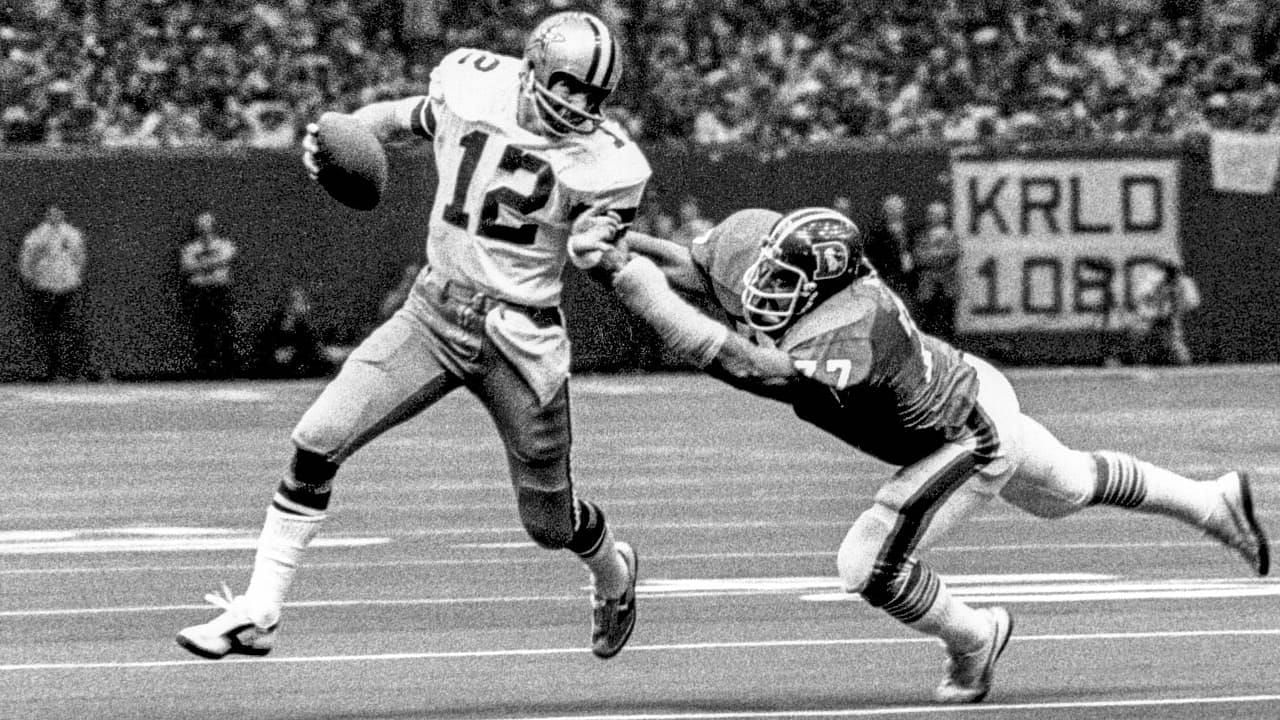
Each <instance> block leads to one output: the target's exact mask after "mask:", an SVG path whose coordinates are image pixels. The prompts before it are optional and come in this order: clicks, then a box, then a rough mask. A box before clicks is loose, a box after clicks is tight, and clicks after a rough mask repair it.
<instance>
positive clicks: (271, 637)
mask: <svg viewBox="0 0 1280 720" xmlns="http://www.w3.org/2000/svg"><path fill="white" fill-rule="evenodd" d="M204 599H205V600H208V601H209V602H210V603H212V604H213V605H216V606H217V607H220V608H222V614H221V615H218V617H216V618H214V619H212V620H210V621H209V622H207V623H203V624H200V625H192V626H191V627H186V628H183V629H182V630H179V631H178V644H179V645H181V646H182V647H184V648H186V649H187V650H190V651H191V652H193V653H195V654H196V655H199V656H200V657H203V658H208V659H210V660H217V659H219V658H222V657H226V656H227V655H230V654H232V653H236V654H240V655H266V654H267V653H269V652H271V648H272V647H274V646H275V643H276V629H277V628H279V627H280V623H278V622H277V623H275V624H274V625H271V626H270V627H261V626H259V625H258V624H256V623H255V622H254V621H253V620H252V619H250V617H249V614H248V612H247V611H246V609H245V599H244V596H243V595H238V596H237V595H232V594H231V588H228V587H227V586H226V585H225V584H224V585H223V586H222V594H221V595H218V594H217V593H209V594H208V595H205V596H204Z"/></svg>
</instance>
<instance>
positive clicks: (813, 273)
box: [575, 208, 1269, 702]
mask: <svg viewBox="0 0 1280 720" xmlns="http://www.w3.org/2000/svg"><path fill="white" fill-rule="evenodd" d="M596 222H598V224H599V226H600V227H601V231H600V235H601V236H602V237H605V238H607V237H608V231H609V228H610V227H611V225H613V224H616V222H614V221H613V220H611V219H609V218H607V217H605V218H604V219H603V220H599V221H597V220H596V218H595V217H591V216H589V217H587V218H586V219H584V220H583V223H584V224H585V223H596ZM582 237H584V238H588V237H591V234H590V233H584V235H583V236H582ZM623 245H625V247H618V246H617V245H608V244H604V243H600V244H598V245H595V246H590V245H586V244H584V245H583V246H582V247H581V248H579V249H578V250H575V252H578V253H579V255H580V257H583V258H585V259H586V260H588V262H585V263H582V264H592V263H594V269H593V270H592V272H593V273H594V274H596V275H597V277H602V278H603V279H607V280H608V281H610V282H611V283H612V284H613V286H614V288H615V289H616V290H617V292H618V293H619V296H620V297H621V298H622V299H623V301H624V302H625V303H626V304H627V306H628V307H630V308H631V309H632V310H633V311H635V312H636V313H637V314H638V315H640V316H641V317H642V318H644V319H645V320H646V321H647V322H649V323H650V324H651V325H653V326H654V328H655V329H656V330H657V331H658V333H659V335H661V336H662V338H663V341H664V342H665V343H666V344H667V345H668V346H669V347H670V348H672V349H674V350H676V351H677V352H678V353H679V354H681V355H682V356H683V357H686V358H688V359H689V360H691V361H692V362H694V363H695V364H696V365H698V366H699V367H702V368H704V369H705V370H706V371H707V372H709V373H711V374H712V375H715V376H717V377H719V378H721V379H723V380H725V381H726V382H729V383H730V384H732V385H734V386H736V387H739V388H743V389H746V390H749V391H752V392H755V393H757V394H760V395H763V396H766V397H770V398H773V399H776V400H780V401H783V402H786V403H789V404H790V405H791V406H792V408H793V409H794V410H795V412H796V414H797V415H798V416H799V417H800V418H802V419H804V420H806V421H808V422H810V423H812V424H814V425H816V426H818V427H820V428H822V429H823V430H825V431H827V432H829V433H831V434H832V435H834V436H836V437H837V438H840V439H841V440H844V441H845V442H846V443H848V444H849V445H852V446H853V447H855V448H857V449H859V450H861V451H863V452H865V453H867V454H868V455H871V456H872V457H875V458H878V459H879V460H882V461H884V462H886V463H889V464H891V465H894V466H897V467H898V468H899V469H898V470H897V471H896V472H895V473H894V474H893V475H892V476H891V477H889V478H887V479H885V480H884V482H883V483H882V484H881V485H880V488H879V489H878V491H877V492H876V494H875V499H874V502H873V504H872V506H871V507H870V508H868V509H866V511H864V512H863V513H862V514H861V515H860V516H859V517H858V518H857V520H856V521H855V522H854V523H853V526H852V528H851V529H850V530H849V532H848V534H847V536H846V537H845V539H844V542H843V543H842V544H841V546H840V550H839V553H838V558H837V563H838V568H839V573H840V578H841V581H842V584H843V585H844V587H845V589H846V590H847V591H848V592H851V593H859V594H860V595H861V596H862V597H863V598H864V599H865V600H866V601H867V603H868V604H869V605H871V606H873V607H877V608H880V609H882V610H883V611H885V612H887V613H888V614H889V615H890V616H892V617H893V618H895V619H897V620H899V621H901V622H903V623H905V624H906V625H908V626H910V627H913V628H915V629H916V630H919V631H921V632H924V633H926V634H928V635H932V636H934V637H937V638H939V639H940V640H942V642H943V644H944V645H945V646H946V650H947V653H948V656H949V662H948V669H947V673H946V676H945V677H944V678H943V680H942V683H941V684H940V685H939V686H938V688H937V690H936V692H935V699H936V700H938V701H939V702H978V701H980V700H982V699H983V698H984V697H985V696H986V695H987V692H988V691H989V690H990V687H991V677H992V672H993V668H994V666H995V663H996V660H997V659H998V658H999V656H1000V653H1001V652H1002V651H1003V649H1004V646H1005V644H1006V643H1007V642H1008V640H1009V635H1010V632H1011V629H1012V621H1011V618H1010V615H1009V613H1008V612H1007V611H1006V610H1005V609H1003V608H999V607H990V608H980V609H975V608H972V607H969V606H968V605H966V604H965V603H963V602H961V601H960V600H959V599H957V598H956V597H955V596H954V595H952V594H951V593H950V592H949V591H948V589H947V586H946V584H945V583H944V582H943V581H942V580H941V578H940V577H939V576H938V575H937V574H936V573H935V572H934V570H933V569H932V568H931V567H930V566H929V565H928V564H926V563H925V562H924V561H923V560H922V558H921V553H922V551H923V550H924V549H926V548H928V547H929V546H930V545H931V544H933V543H934V542H935V541H936V540H937V539H938V537H939V536H941V535H942V534H943V533H945V532H946V531H947V530H948V529H949V528H951V527H953V526H955V524H956V523H957V522H959V521H961V520H962V519H963V518H964V517H966V516H967V515H969V514H970V513H971V512H972V511H973V510H974V509H976V508H977V507H979V506H981V505H982V504H984V503H986V502H987V501H989V500H990V499H991V498H992V497H994V496H996V495H1000V496H1001V497H1002V498H1004V499H1005V500H1007V501H1009V502H1010V503H1012V504H1013V505H1015V506H1017V507H1020V508H1022V509H1024V510H1027V511H1029V512H1031V513H1033V514H1035V515H1038V516H1041V517H1047V518H1054V517H1063V516H1066V515H1069V514H1071V513H1074V512H1076V511H1078V510H1080V509H1082V508H1085V507H1088V506H1091V505H1111V506H1115V507H1120V508H1127V509H1132V510H1137V511H1139V512H1148V513H1156V514H1161V515H1166V516H1169V517H1173V518H1177V519H1179V520H1182V521H1184V522H1186V523H1188V524H1190V525H1192V526H1194V527H1196V528H1199V529H1200V530H1202V531H1203V532H1205V533H1206V534H1208V535H1210V536H1212V537H1214V538H1216V539H1217V540H1219V541H1220V542H1222V543H1223V544H1225V545H1226V546H1228V547H1230V548H1233V549H1234V550H1235V551H1237V552H1238V553H1239V554H1240V555H1241V556H1243V558H1244V559H1245V561H1246V562H1248V563H1249V565H1250V567H1251V569H1252V570H1253V571H1254V572H1256V573H1257V574H1259V575H1266V574H1267V572H1268V566H1269V550H1268V545H1267V540H1266V537H1265V535H1264V533H1263V531H1262V529H1261V527H1260V526H1259V524H1258V521H1257V519H1256V517H1255V516H1254V511H1253V501H1252V497H1251V493H1250V488H1249V482H1248V477H1247V476H1246V475H1245V474H1244V473H1242V472H1229V473H1227V474H1225V475H1222V476H1221V477H1218V478H1216V479H1214V480H1209V481H1196V480H1192V479H1190V478H1186V477H1183V476H1181V475H1178V474H1176V473H1173V472H1171V471H1169V470H1166V469H1164V468H1160V467H1157V466H1155V465H1152V464H1150V463H1148V462H1145V461H1142V460H1139V459H1137V458H1135V457H1133V456H1132V455H1128V454H1125V453H1121V452H1114V451H1097V452H1085V451H1079V450H1073V449H1070V448H1068V447H1066V446H1065V445H1063V444H1062V443H1061V442H1060V441H1059V440H1058V439H1057V438H1056V437H1054V435H1053V434H1052V433H1050V432H1049V431H1048V430H1047V429H1045V428H1044V426H1043V425H1041V424H1040V423H1039V422H1037V421H1036V420H1034V419H1033V418H1031V417H1029V416H1027V415H1025V414H1024V413H1022V411H1021V409H1020V407H1019V403H1018V398H1017V395H1016V394H1015V393H1014V390H1013V388H1012V386H1011V385H1010V384H1009V381H1008V380H1007V379H1006V378H1005V376H1004V375H1003V374H1001V373H1000V372H999V371H997V370H996V369H995V368H994V367H992V366H991V365H990V364H989V363H987V362H985V361H983V360H982V359H980V358H978V357H975V356H973V355H970V354H968V353H965V352H962V351H960V350H958V349H957V348H955V347H953V346H951V345H949V344H947V343H945V342H943V341H941V340H939V339H937V338H935V337H932V336H930V335H927V334H925V333H922V332H920V330H919V329H918V328H917V327H916V324H915V323H914V322H913V321H912V318H911V316H910V315H909V313H908V312H907V310H906V308H905V307H904V306H903V303H902V301H901V300H900V299H899V297H898V296H897V295H896V294H895V293H894V292H893V291H892V290H891V289H889V287H888V286H886V285H885V284H884V283H883V282H882V281H881V279H880V278H879V277H878V276H877V274H876V271H875V269H874V268H873V267H872V266H871V265H870V264H869V263H868V262H866V260H865V257H864V255H863V245H862V235H861V233H860V231H859V229H858V228H857V226H856V225H855V224H854V223H853V222H852V221H851V220H849V219H848V218H847V217H845V216H844V215H842V214H840V213H838V212H836V211H834V210H829V209H825V208H804V209H800V210H796V211H794V212H791V213H787V214H785V215H784V214H780V213H777V212H773V211H770V210H744V211H740V212H737V213H734V214H733V215H731V216H730V217H729V218H727V219H726V220H725V221H724V222H722V223H720V224H719V225H717V226H716V227H714V228H713V229H712V230H711V231H710V232H708V233H706V234H705V235H703V236H701V237H699V238H697V239H696V240H694V241H693V243H692V245H690V246H689V247H685V246H681V245H677V244H675V243H672V242H670V241H667V240H664V239H660V238H654V237H651V236H646V235H641V234H638V233H631V234H630V235H627V236H626V240H625V242H624V243H623ZM627 249H629V250H630V254H628V252H627ZM672 286H674V287H676V288H678V289H679V290H681V291H682V292H684V293H685V294H686V295H688V296H691V297H696V298H697V299H698V300H699V301H701V304H702V305H703V306H706V305H708V304H710V305H711V307H712V308H713V309H718V310H720V311H721V312H722V314H723V316H722V317H721V318H720V322H717V321H715V320H712V319H711V318H709V317H707V316H706V315H703V314H700V313H699V312H698V311H696V310H695V309H694V308H693V306H691V305H690V304H688V303H686V302H685V301H684V300H683V299H681V298H680V297H679V296H678V295H677V294H676V293H675V292H673V290H672ZM728 326H734V327H735V328H736V332H732V331H730V330H729V328H728Z"/></svg>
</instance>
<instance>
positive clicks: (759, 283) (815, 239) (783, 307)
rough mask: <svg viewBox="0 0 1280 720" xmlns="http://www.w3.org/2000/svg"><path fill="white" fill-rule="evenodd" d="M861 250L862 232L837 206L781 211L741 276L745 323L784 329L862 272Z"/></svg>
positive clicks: (760, 327) (766, 329) (755, 326)
mask: <svg viewBox="0 0 1280 720" xmlns="http://www.w3.org/2000/svg"><path fill="white" fill-rule="evenodd" d="M862 251H863V239H862V231H861V230H859V229H858V226H857V225H856V224H854V222H853V221H852V220H850V219H849V218H847V217H845V216H844V215H842V214H841V213H839V212H837V211H835V210H831V209H828V208H801V209H799V210H793V211H792V212H790V213H787V214H786V215H783V216H782V217H781V218H779V219H778V221H777V222H776V223H774V225H773V228H772V229H770V231H769V234H768V235H766V236H765V238H764V245H763V247H761V248H760V254H759V256H757V257H756V261H755V262H754V263H752V264H751V266H750V267H749V268H747V271H746V272H745V273H744V274H743V276H742V282H743V284H744V285H745V286H746V287H745V288H744V289H743V291H742V308H743V311H744V314H745V316H746V321H747V324H748V325H750V326H751V327H753V328H755V329H757V330H761V331H763V332H777V331H779V330H782V329H784V328H786V327H787V326H788V325H790V324H791V323H793V322H795V320H796V319H798V318H799V317H800V316H801V315H803V314H804V313H806V312H808V311H809V310H810V309H811V308H812V307H813V306H814V305H815V304H817V302H818V300H819V299H820V298H825V297H827V296H830V295H832V294H834V293H836V292H838V291H840V290H842V289H843V288H844V287H845V286H847V285H848V284H849V283H851V282H853V280H854V278H856V277H858V276H859V274H861V273H862V268H863V267H864V265H863V262H862Z"/></svg>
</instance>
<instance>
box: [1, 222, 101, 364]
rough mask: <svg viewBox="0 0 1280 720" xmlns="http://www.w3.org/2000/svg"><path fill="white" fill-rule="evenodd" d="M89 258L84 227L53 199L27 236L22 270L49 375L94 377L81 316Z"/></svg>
mask: <svg viewBox="0 0 1280 720" xmlns="http://www.w3.org/2000/svg"><path fill="white" fill-rule="evenodd" d="M85 261H86V250H85V239H84V233H83V232H81V231H80V229H79V228H77V227H75V226H74V225H72V224H71V223H69V222H68V221H67V218H66V214H65V213H64V212H63V211H62V209H61V208H60V207H58V206H57V205H54V204H49V205H47V206H46V207H45V211H44V217H43V219H42V220H41V221H40V223H39V224H38V225H36V227H35V228H34V229H32V230H31V232H29V233H27V235H26V237H24V238H23V240H22V247H21V249H20V250H19V256H18V273H19V275H21V277H22V280H23V283H24V285H25V286H26V288H27V293H28V299H29V302H30V305H31V311H32V320H33V324H34V326H35V330H36V333H37V335H38V336H39V339H40V341H41V345H42V349H43V350H44V361H45V371H44V373H43V375H42V378H43V379H44V380H45V381H58V382H65V381H69V380H84V379H89V377H90V376H91V375H92V373H90V372H88V368H87V362H86V358H85V347H84V333H83V327H82V318H81V316H80V310H81V308H80V302H81V298H80V296H81V292H80V290H81V288H82V287H83V286H84V270H85Z"/></svg>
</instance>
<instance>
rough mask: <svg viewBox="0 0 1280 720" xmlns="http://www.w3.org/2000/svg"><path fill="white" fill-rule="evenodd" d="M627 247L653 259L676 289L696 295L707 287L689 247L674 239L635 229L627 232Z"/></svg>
mask: <svg viewBox="0 0 1280 720" xmlns="http://www.w3.org/2000/svg"><path fill="white" fill-rule="evenodd" d="M627 248H628V249H630V250H631V252H633V253H637V254H639V255H644V256H645V257H647V258H649V259H650V260H652V261H653V262H654V264H655V265H657V266H658V269H659V270H661V271H662V274H663V275H666V276H667V282H668V283H670V284H671V287H672V288H674V289H675V290H676V291H678V292H683V293H689V294H695V295H696V294H701V293H703V292H704V290H705V289H706V286H705V284H704V283H703V281H702V274H701V273H699V272H698V268H697V267H696V266H695V265H694V264H693V255H692V254H691V253H690V252H689V248H687V247H685V246H683V245H681V244H679V243H677V242H674V241H672V240H667V239H665V238H660V237H654V236H653V235H646V234H645V233H641V232H636V231H634V230H632V231H631V232H629V233H627Z"/></svg>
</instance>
